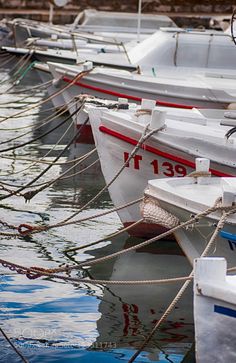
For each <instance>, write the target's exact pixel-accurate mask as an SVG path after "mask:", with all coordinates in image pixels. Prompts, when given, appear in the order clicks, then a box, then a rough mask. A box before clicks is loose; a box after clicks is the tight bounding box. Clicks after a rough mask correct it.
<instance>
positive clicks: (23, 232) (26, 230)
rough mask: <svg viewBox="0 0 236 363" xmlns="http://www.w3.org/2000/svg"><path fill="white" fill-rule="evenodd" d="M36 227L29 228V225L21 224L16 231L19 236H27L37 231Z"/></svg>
mask: <svg viewBox="0 0 236 363" xmlns="http://www.w3.org/2000/svg"><path fill="white" fill-rule="evenodd" d="M37 229H38V227H36V226H35V227H34V226H31V225H30V224H27V223H22V224H20V225H19V227H18V228H17V231H18V232H19V233H20V235H21V236H27V235H29V234H30V232H32V231H35V230H37Z"/></svg>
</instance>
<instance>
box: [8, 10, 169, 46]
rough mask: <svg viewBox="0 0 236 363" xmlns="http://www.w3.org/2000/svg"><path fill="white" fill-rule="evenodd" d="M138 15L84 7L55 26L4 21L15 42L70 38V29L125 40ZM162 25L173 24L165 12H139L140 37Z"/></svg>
mask: <svg viewBox="0 0 236 363" xmlns="http://www.w3.org/2000/svg"><path fill="white" fill-rule="evenodd" d="M138 17H139V15H138V14H136V13H122V12H110V11H109V12H108V11H107V12H106V11H97V10H85V11H84V12H82V13H79V14H78V16H77V17H76V19H75V21H74V23H72V24H69V25H61V26H59V25H52V24H49V23H40V22H36V21H32V20H27V19H20V18H18V19H14V20H6V24H7V25H8V27H9V28H10V29H11V30H12V33H13V34H14V38H15V45H17V46H21V45H23V44H24V43H25V41H26V39H27V38H29V37H38V38H50V37H51V36H58V37H60V38H63V39H70V38H71V33H75V34H76V33H87V34H96V35H100V36H106V37H107V36H110V37H112V38H114V39H116V40H118V39H119V40H120V41H124V42H126V41H130V40H132V39H134V38H137V32H138V30H137V28H138ZM163 26H164V27H165V26H168V27H171V26H175V23H174V22H173V21H172V20H171V19H170V18H169V17H168V16H165V15H152V14H141V27H140V39H143V38H144V37H145V36H147V35H149V34H152V33H154V32H155V31H156V30H157V29H159V28H160V27H163Z"/></svg>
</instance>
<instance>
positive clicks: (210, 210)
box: [31, 200, 236, 272]
mask: <svg viewBox="0 0 236 363" xmlns="http://www.w3.org/2000/svg"><path fill="white" fill-rule="evenodd" d="M136 202H137V201H136ZM217 202H218V200H217ZM127 206H128V205H127ZM117 210H118V208H117ZM216 211H221V212H222V211H223V212H225V213H228V214H227V216H228V215H230V214H233V213H236V207H235V206H230V207H225V206H219V205H214V206H213V207H210V208H207V209H206V210H205V211H203V212H200V213H198V214H196V215H195V216H194V217H191V218H190V219H189V220H188V221H185V222H182V223H180V224H179V225H178V226H176V227H174V228H171V229H170V230H168V231H166V232H163V233H162V234H159V235H158V236H155V237H153V238H150V239H148V240H146V241H144V242H141V243H139V244H137V245H135V246H132V247H129V248H127V249H125V250H122V251H118V252H115V253H112V254H110V255H107V256H104V257H100V258H97V259H93V260H89V261H85V262H81V263H79V264H78V265H76V266H74V265H71V266H67V267H62V268H58V269H57V270H56V272H69V271H72V270H74V269H80V268H81V267H83V266H91V265H95V264H97V263H101V262H104V261H107V260H110V259H112V258H115V257H118V256H120V255H122V254H124V253H127V252H130V251H135V250H137V249H140V248H143V247H146V246H148V245H149V244H151V243H153V242H156V241H159V240H161V239H164V238H166V237H168V236H169V235H171V234H173V233H174V232H176V231H178V230H179V229H181V228H185V227H187V226H189V225H193V224H194V223H196V222H198V221H199V219H200V218H203V217H205V216H207V215H209V214H211V213H213V212H216ZM100 216H101V214H100ZM93 218H95V216H93ZM82 221H84V219H83V218H82V219H81V220H80V222H82ZM31 228H32V231H31V233H34V231H33V227H31Z"/></svg>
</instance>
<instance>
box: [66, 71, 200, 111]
mask: <svg viewBox="0 0 236 363" xmlns="http://www.w3.org/2000/svg"><path fill="white" fill-rule="evenodd" d="M63 81H65V82H68V83H72V80H71V79H70V78H68V77H65V76H64V77H63ZM74 84H75V85H76V86H80V87H83V88H87V89H90V90H92V91H96V92H100V93H104V94H106V95H111V96H114V97H121V98H128V99H129V100H132V101H137V102H141V101H142V98H141V97H137V96H132V95H127V94H125V93H120V92H116V91H111V90H107V89H103V88H100V87H96V86H91V85H89V84H86V83H83V82H75V83H74ZM156 105H158V106H165V107H175V108H185V109H192V108H203V107H199V106H193V105H185V104H182V103H173V102H167V101H160V100H157V101H156Z"/></svg>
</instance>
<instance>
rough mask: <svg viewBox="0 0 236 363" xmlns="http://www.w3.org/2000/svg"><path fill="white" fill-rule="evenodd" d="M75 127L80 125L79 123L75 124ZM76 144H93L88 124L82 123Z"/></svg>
mask: <svg viewBox="0 0 236 363" xmlns="http://www.w3.org/2000/svg"><path fill="white" fill-rule="evenodd" d="M76 127H77V129H79V128H80V127H81V125H76ZM75 142H76V143H77V144H91V145H93V144H94V138H93V133H92V129H91V126H90V125H84V126H83V127H82V129H81V133H80V135H79V136H78V137H77V139H76V141H75Z"/></svg>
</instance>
